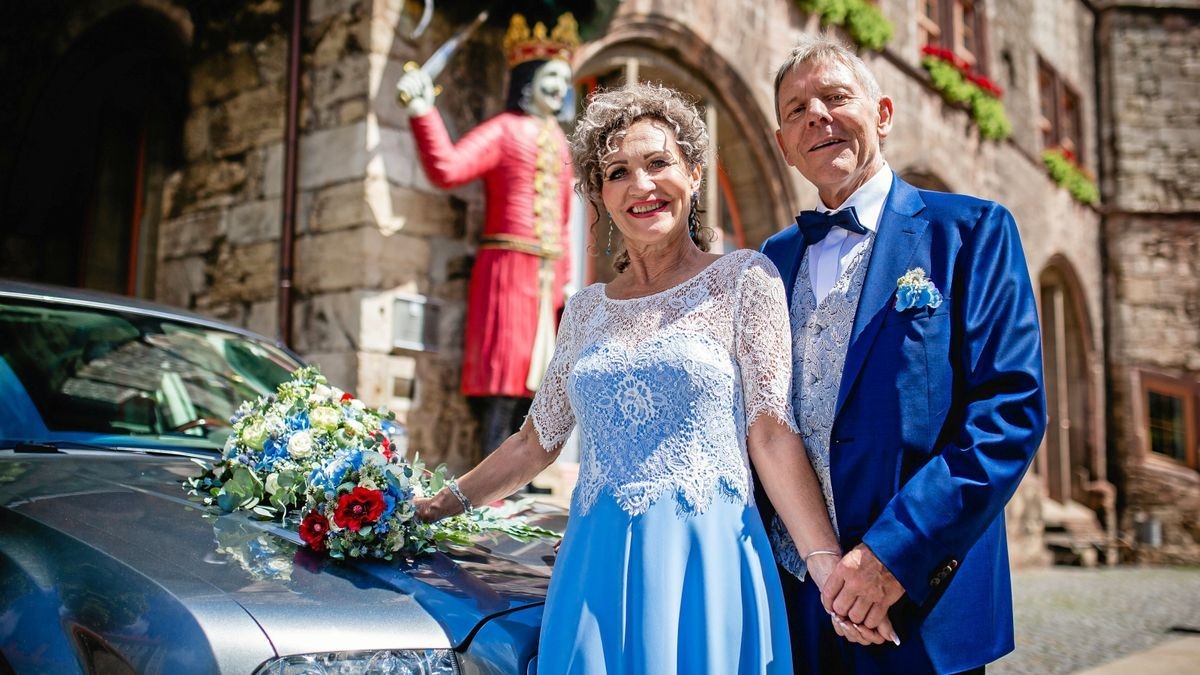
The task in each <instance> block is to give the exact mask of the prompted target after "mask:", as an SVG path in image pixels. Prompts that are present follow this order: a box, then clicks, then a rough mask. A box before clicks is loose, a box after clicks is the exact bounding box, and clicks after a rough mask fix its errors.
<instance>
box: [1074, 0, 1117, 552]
mask: <svg viewBox="0 0 1200 675" xmlns="http://www.w3.org/2000/svg"><path fill="white" fill-rule="evenodd" d="M1097 4H1098V3H1097V2H1094V1H1093V0H1083V5H1084V7H1086V8H1087V9H1088V11H1090V12H1091V14H1092V93H1093V95H1094V96H1095V101H1096V103H1095V106H1096V116H1095V119H1096V128H1095V140H1096V184H1097V185H1099V186H1100V188H1101V192H1100V196H1101V197H1100V198H1101V201H1100V206H1099V208H1098V209H1097V211H1098V212H1099V214H1100V227H1099V231H1098V232H1097V233H1096V234H1097V237H1098V241H1097V242H1096V245H1097V247H1098V248H1099V249H1100V250H1099V254H1100V291H1101V293H1100V317H1101V321H1103V322H1104V330H1103V331H1102V335H1103V348H1102V350H1101V359H1103V362H1104V368H1103V370H1104V386H1103V388H1102V389H1103V391H1104V398H1105V403H1107V399H1108V397H1109V395H1111V393H1112V392H1111V391H1110V390H1109V387H1108V380H1109V379H1110V375H1111V374H1110V373H1109V368H1111V367H1112V361H1111V360H1110V357H1111V348H1110V347H1109V341H1110V340H1111V339H1112V330H1111V328H1110V326H1111V324H1110V322H1111V321H1112V308H1111V307H1109V299H1108V290H1107V288H1108V274H1109V265H1108V237H1107V235H1106V234H1105V230H1106V228H1107V227H1108V219H1109V212H1110V208H1109V207H1108V204H1110V203H1111V199H1112V197H1113V195H1111V194H1105V192H1104V186H1105V185H1104V184H1105V180H1104V179H1105V177H1106V175H1107V172H1106V171H1105V165H1106V164H1107V162H1108V161H1109V156H1108V148H1107V145H1106V142H1105V130H1106V129H1107V127H1108V125H1109V124H1110V123H1111V122H1112V109H1111V107H1110V106H1112V105H1113V103H1112V102H1111V101H1109V100H1108V99H1106V98H1105V96H1106V95H1107V94H1108V92H1107V91H1106V88H1105V86H1104V77H1103V75H1104V73H1105V70H1106V69H1107V68H1108V67H1109V62H1110V60H1111V56H1110V57H1109V58H1105V55H1104V54H1103V52H1102V50H1103V47H1102V46H1101V41H1102V38H1103V37H1104V33H1105V30H1104V26H1103V25H1102V24H1103V23H1104V22H1105V21H1106V20H1107V11H1106V10H1107V9H1108V7H1099V6H1097ZM1099 4H1103V3H1099ZM1110 82H1111V80H1110ZM1109 86H1111V84H1110V85H1109ZM1102 409H1105V410H1107V409H1108V406H1107V405H1104V406H1102ZM1111 430H1112V420H1111V419H1110V418H1109V416H1108V415H1107V414H1106V415H1105V416H1104V446H1105V447H1103V448H1101V450H1102V452H1103V453H1104V463H1105V467H1104V469H1105V470H1104V483H1106V484H1107V486H1106V489H1105V491H1104V492H1103V497H1104V499H1103V504H1104V534H1105V538H1106V539H1107V542H1106V544H1105V547H1104V563H1105V564H1106V565H1108V566H1110V567H1112V566H1115V565H1117V564H1118V563H1119V562H1120V549H1119V545H1118V542H1119V541H1120V535H1121V533H1120V531H1119V528H1118V524H1117V509H1118V508H1119V506H1122V504H1120V502H1123V501H1124V499H1123V495H1121V494H1120V492H1119V490H1118V488H1117V481H1118V480H1121V479H1122V477H1121V476H1120V475H1115V474H1117V473H1118V472H1117V471H1113V469H1114V468H1116V469H1118V471H1119V470H1120V469H1119V467H1120V463H1119V462H1110V461H1109V449H1110V448H1111V447H1112V444H1111V443H1110V442H1109V439H1110V438H1111V436H1112V434H1111V433H1110V432H1111Z"/></svg>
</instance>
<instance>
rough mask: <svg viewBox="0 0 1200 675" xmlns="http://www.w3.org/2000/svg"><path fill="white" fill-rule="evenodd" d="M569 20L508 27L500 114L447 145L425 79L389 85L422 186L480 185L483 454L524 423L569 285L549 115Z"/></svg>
mask: <svg viewBox="0 0 1200 675" xmlns="http://www.w3.org/2000/svg"><path fill="white" fill-rule="evenodd" d="M578 44H579V33H578V26H577V25H576V23H575V19H574V17H572V16H571V15H570V14H564V15H562V16H561V17H559V19H558V22H557V24H556V25H555V27H554V30H553V31H551V32H549V33H547V31H546V26H545V24H543V23H540V22H539V23H537V24H535V26H534V27H533V29H532V30H531V29H530V27H529V25H528V23H526V21H525V18H524V17H523V16H521V15H519V14H517V15H514V16H513V17H512V23H511V24H510V25H509V29H508V33H507V34H506V35H505V38H504V50H505V53H506V55H507V57H508V63H509V66H510V67H511V73H510V77H509V91H508V99H507V101H506V105H505V108H506V110H505V112H502V113H500V114H499V115H497V116H495V117H493V118H491V119H489V120H487V121H486V122H484V123H483V124H480V125H479V126H478V127H476V128H474V129H472V130H471V131H470V132H468V133H467V135H466V136H464V137H463V138H462V140H461V141H459V142H458V144H457V145H456V144H454V143H453V142H452V141H451V140H450V136H449V134H447V133H446V127H445V125H444V124H443V123H442V117H441V115H440V114H439V113H438V111H437V109H436V108H434V107H433V98H434V96H435V92H436V90H435V88H434V87H433V81H432V78H431V77H429V75H428V74H427V73H423V71H421V70H419V69H415V70H410V72H409V73H407V74H406V75H404V76H403V77H401V78H400V81H399V82H398V83H397V85H396V86H397V90H398V92H399V94H398V96H399V98H400V100H401V102H402V103H403V104H404V105H405V106H406V107H407V109H408V113H409V121H410V123H411V125H412V131H413V138H414V139H415V140H416V145H417V150H418V153H419V155H420V157H421V163H422V165H423V166H424V168H425V175H426V176H428V177H429V180H430V181H431V182H432V183H433V184H434V185H436V186H438V187H441V188H451V187H456V186H459V185H462V184H464V183H467V182H470V181H472V180H475V179H476V178H482V179H483V182H484V188H485V190H486V197H487V214H486V219H485V221H484V225H483V232H482V234H481V236H480V240H479V249H478V253H477V255H476V256H475V266H474V268H473V269H472V270H471V285H470V290H469V293H468V296H467V321H466V326H465V328H464V350H463V364H462V392H463V394H465V395H466V396H468V397H469V401H470V403H471V407H472V410H473V411H474V413H475V416H476V418H477V421H478V422H479V424H480V431H481V433H480V436H481V439H482V449H483V452H484V454H487V453H490V452H491V451H492V450H494V449H495V448H496V447H498V446H499V445H500V443H501V442H502V441H503V440H504V439H506V438H508V436H509V435H511V434H512V433H513V432H515V431H516V430H517V429H518V428H520V425H521V424H522V423H523V422H524V419H525V414H526V413H527V412H528V410H529V404H530V403H531V402H532V399H533V392H534V391H535V390H536V389H537V388H538V387H539V386H540V385H541V381H542V375H543V374H544V373H545V370H546V366H547V365H548V364H549V362H550V357H551V356H552V355H553V353H554V332H555V325H556V324H557V319H558V314H559V310H561V309H562V306H563V287H564V286H565V285H566V284H567V282H568V280H569V275H570V256H569V243H570V237H569V232H568V227H567V220H568V216H569V213H570V204H571V188H572V185H573V183H574V180H575V179H574V176H572V173H571V160H570V156H569V154H568V150H567V141H566V138H565V137H564V136H563V132H562V129H561V128H559V126H558V121H557V119H556V115H557V114H558V113H559V111H560V110H561V109H562V108H563V107H564V105H565V101H566V99H567V96H568V94H569V93H570V91H571V69H570V66H569V65H567V60H568V58H569V56H570V50H571V49H572V48H573V47H574V46H577V45H578Z"/></svg>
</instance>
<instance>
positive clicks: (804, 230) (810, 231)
mask: <svg viewBox="0 0 1200 675" xmlns="http://www.w3.org/2000/svg"><path fill="white" fill-rule="evenodd" d="M796 226H797V227H799V228H800V233H801V234H803V235H804V244H805V245H806V246H812V245H813V244H815V243H817V242H818V241H821V240H822V239H824V238H825V236H826V235H827V234H829V230H831V229H833V228H834V227H835V226H836V227H840V228H843V229H846V230H849V231H850V232H853V233H855V234H866V233H867V228H865V227H863V225H862V223H860V222H858V214H856V213H854V207H853V206H850V207H847V208H844V209H842V210H841V211H838V212H837V213H822V212H820V211H801V212H800V215H798V216H796Z"/></svg>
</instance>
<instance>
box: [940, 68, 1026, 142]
mask: <svg viewBox="0 0 1200 675" xmlns="http://www.w3.org/2000/svg"><path fill="white" fill-rule="evenodd" d="M921 65H923V66H925V70H927V71H929V78H930V80H932V81H933V88H934V89H937V90H938V91H939V92H940V93H941V94H942V98H944V99H945V100H946V101H947V102H948V103H952V104H954V105H966V106H967V107H968V108H969V109H970V111H971V118H972V119H974V120H975V125H976V126H978V127H979V133H980V134H981V135H982V136H983V137H984V138H986V139H989V140H993V141H1002V140H1004V139H1006V138H1008V137H1009V135H1010V134H1012V124H1010V123H1009V121H1008V115H1007V114H1006V113H1005V112H1004V104H1003V103H1001V102H1000V99H998V98H996V97H995V96H993V95H992V94H990V93H988V92H987V91H985V90H984V89H983V87H980V86H979V85H977V84H975V83H974V82H971V81H970V80H968V79H967V78H966V76H965V75H963V73H962V71H960V70H959V69H958V68H956V67H955V66H954V64H952V63H949V62H947V61H945V60H943V59H939V58H936V57H933V56H926V57H925V58H923V59H921Z"/></svg>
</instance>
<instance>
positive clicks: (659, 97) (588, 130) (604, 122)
mask: <svg viewBox="0 0 1200 675" xmlns="http://www.w3.org/2000/svg"><path fill="white" fill-rule="evenodd" d="M642 119H653V120H657V121H659V122H662V123H663V124H665V125H667V127H669V128H671V129H672V130H674V132H675V142H676V143H677V144H678V145H679V150H680V152H682V153H683V160H684V161H685V162H686V163H687V165H688V168H694V167H697V166H704V160H705V159H706V157H707V155H708V143H709V140H708V129H707V128H706V127H705V126H704V119H703V118H702V117H701V116H700V112H699V111H698V110H697V109H696V106H695V105H694V104H693V103H692V102H690V101H688V100H687V99H686V98H684V96H683V95H682V94H680V93H679V92H677V91H675V90H674V89H671V88H669V87H664V86H663V85H661V84H654V83H649V82H639V83H635V84H627V85H625V86H623V87H620V88H617V89H609V90H607V91H602V92H599V93H597V94H595V95H593V96H592V97H591V98H590V99H589V100H588V105H587V109H586V110H585V111H584V113H583V116H582V117H581V118H580V119H579V120H578V121H577V122H576V123H575V133H574V135H573V136H572V137H571V158H572V162H573V164H574V166H575V175H576V176H578V177H579V179H580V181H579V185H578V186H577V188H576V189H577V191H578V192H579V193H580V196H582V197H583V198H584V199H586V200H588V201H589V202H590V203H591V204H592V206H594V207H595V209H596V213H597V220H596V221H594V222H593V223H592V226H593V227H595V225H596V223H598V222H600V220H599V214H601V213H603V212H604V210H605V209H604V203H603V201H602V199H601V197H600V191H601V188H602V186H603V184H604V159H605V158H606V157H608V156H609V155H610V154H612V153H613V152H615V151H616V150H617V144H618V143H620V141H621V139H622V138H624V136H625V132H626V131H628V130H629V127H630V126H632V125H633V123H634V122H637V121H638V120H642ZM698 207H699V201H698V195H696V194H693V195H692V203H691V208H690V210H689V213H688V229H689V231H690V232H691V236H692V241H694V242H696V245H697V246H699V247H700V249H701V250H703V251H707V250H708V249H709V245H710V243H711V242H712V241H713V233H712V230H711V229H710V228H707V227H702V226H701V225H700V222H699V217H698V215H697V212H698ZM593 234H596V235H597V238H596V240H597V241H599V237H598V234H599V233H595V232H593ZM628 265H629V254H628V253H626V252H624V251H622V252H621V253H620V255H618V256H617V258H616V261H615V262H614V267H616V269H617V271H618V272H623V271H625V268H626V267H627V266H628Z"/></svg>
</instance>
